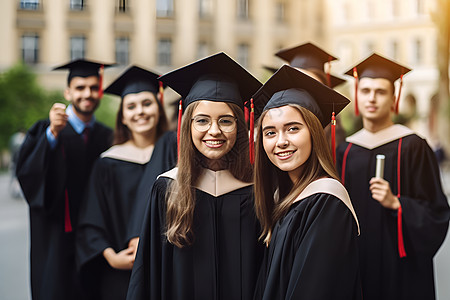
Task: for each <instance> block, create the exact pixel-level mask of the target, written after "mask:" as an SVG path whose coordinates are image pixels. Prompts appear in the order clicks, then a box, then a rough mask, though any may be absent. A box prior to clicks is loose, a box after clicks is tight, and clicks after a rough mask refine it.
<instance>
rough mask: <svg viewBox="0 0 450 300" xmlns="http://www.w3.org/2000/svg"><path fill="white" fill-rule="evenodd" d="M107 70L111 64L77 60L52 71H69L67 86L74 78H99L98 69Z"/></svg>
mask: <svg viewBox="0 0 450 300" xmlns="http://www.w3.org/2000/svg"><path fill="white" fill-rule="evenodd" d="M102 66H103V67H104V68H107V67H110V66H112V64H104V63H101V62H94V61H89V60H84V59H77V60H74V61H71V62H69V63H67V64H65V65H62V66H58V67H55V68H53V70H65V69H68V70H69V76H68V77H67V83H68V84H69V83H70V81H71V80H72V78H74V77H89V76H97V77H100V73H99V72H100V68H101V67H102Z"/></svg>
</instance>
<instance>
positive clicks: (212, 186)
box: [158, 168, 253, 197]
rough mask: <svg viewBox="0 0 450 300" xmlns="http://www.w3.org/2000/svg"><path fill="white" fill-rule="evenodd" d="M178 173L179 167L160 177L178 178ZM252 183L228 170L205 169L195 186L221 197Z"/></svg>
mask: <svg viewBox="0 0 450 300" xmlns="http://www.w3.org/2000/svg"><path fill="white" fill-rule="evenodd" d="M177 174H178V168H173V169H172V170H170V171H167V172H166V173H163V174H161V175H159V176H158V177H168V178H171V179H173V180H176V178H177ZM252 184H253V183H252V182H243V181H240V180H239V179H237V178H235V177H234V176H233V175H232V174H231V173H230V171H228V170H221V171H212V170H209V169H203V171H202V173H201V174H200V176H199V178H198V180H197V182H196V184H195V188H196V189H199V190H201V191H203V192H205V193H208V194H210V195H211V196H214V197H219V196H222V195H225V194H227V193H230V192H232V191H235V190H238V189H240V188H243V187H246V186H250V185H252Z"/></svg>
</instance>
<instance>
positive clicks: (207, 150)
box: [191, 100, 237, 161]
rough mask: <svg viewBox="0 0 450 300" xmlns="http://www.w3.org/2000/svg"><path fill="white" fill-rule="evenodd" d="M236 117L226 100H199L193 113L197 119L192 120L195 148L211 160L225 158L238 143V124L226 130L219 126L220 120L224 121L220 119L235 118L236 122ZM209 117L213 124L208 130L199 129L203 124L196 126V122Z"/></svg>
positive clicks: (205, 120) (193, 116) (203, 120)
mask: <svg viewBox="0 0 450 300" xmlns="http://www.w3.org/2000/svg"><path fill="white" fill-rule="evenodd" d="M202 117H203V118H202ZM230 117H231V118H230ZM235 117H236V116H235V115H234V113H233V111H232V110H231V108H230V107H229V106H228V104H226V103H225V102H215V101H206V100H202V101H199V103H198V105H197V107H196V108H195V109H194V111H193V114H192V118H193V119H196V120H192V121H191V132H192V142H193V143H194V146H195V148H197V150H198V151H199V152H200V153H201V154H203V156H205V157H206V158H207V159H209V160H212V161H215V160H219V159H221V158H223V157H224V156H225V155H226V154H227V153H228V152H230V150H231V149H232V148H233V146H234V144H235V143H236V137H237V126H234V129H233V130H231V131H229V132H225V131H223V130H222V129H221V128H220V127H219V122H223V121H219V120H223V119H224V118H225V121H226V120H234V122H236V120H235ZM208 119H210V120H211V126H210V127H209V129H207V130H206V131H203V130H202V131H200V130H198V129H197V127H199V128H200V129H202V127H201V126H194V122H201V123H204V122H207V120H208ZM227 122H228V121H227ZM221 126H222V125H221ZM225 126H228V124H225ZM206 127H208V126H206ZM226 131H228V130H226Z"/></svg>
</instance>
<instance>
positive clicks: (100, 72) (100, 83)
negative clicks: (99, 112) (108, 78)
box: [98, 65, 105, 99]
mask: <svg viewBox="0 0 450 300" xmlns="http://www.w3.org/2000/svg"><path fill="white" fill-rule="evenodd" d="M104 69H105V66H104V65H101V66H100V69H99V70H98V98H99V99H101V98H102V97H103V70H104Z"/></svg>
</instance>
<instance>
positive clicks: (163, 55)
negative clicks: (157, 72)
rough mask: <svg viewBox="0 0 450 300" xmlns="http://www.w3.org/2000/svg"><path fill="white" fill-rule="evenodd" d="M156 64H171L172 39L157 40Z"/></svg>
mask: <svg viewBox="0 0 450 300" xmlns="http://www.w3.org/2000/svg"><path fill="white" fill-rule="evenodd" d="M158 65H160V66H170V65H172V40H170V39H160V40H159V41H158Z"/></svg>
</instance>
